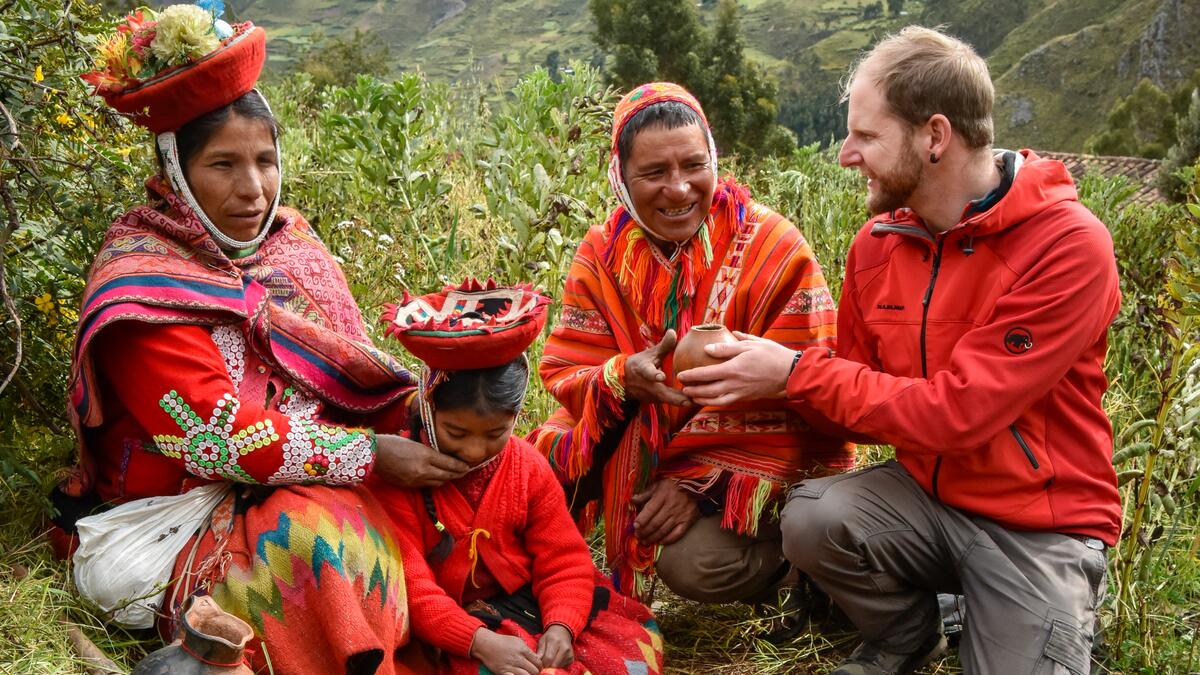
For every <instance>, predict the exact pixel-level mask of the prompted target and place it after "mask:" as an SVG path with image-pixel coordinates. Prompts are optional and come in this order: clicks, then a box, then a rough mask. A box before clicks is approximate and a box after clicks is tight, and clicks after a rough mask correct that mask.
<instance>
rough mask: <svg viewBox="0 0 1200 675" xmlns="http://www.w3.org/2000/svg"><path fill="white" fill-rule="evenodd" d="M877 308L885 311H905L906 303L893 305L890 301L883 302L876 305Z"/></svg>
mask: <svg viewBox="0 0 1200 675" xmlns="http://www.w3.org/2000/svg"><path fill="white" fill-rule="evenodd" d="M875 309H879V310H883V311H885V312H903V311H904V305H893V304H890V303H886V302H881V303H879V304H877V305H875Z"/></svg>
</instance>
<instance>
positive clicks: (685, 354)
mask: <svg viewBox="0 0 1200 675" xmlns="http://www.w3.org/2000/svg"><path fill="white" fill-rule="evenodd" d="M721 342H737V338H735V337H734V336H733V333H730V332H729V329H728V328H726V327H725V326H722V325H721V324H719V323H704V324H700V325H699V326H692V327H691V328H690V329H689V330H688V332H687V333H684V335H683V337H682V338H680V340H679V344H677V345H675V356H674V357H673V358H672V363H671V365H672V368H673V369H674V371H675V376H676V377H678V376H679V373H682V372H683V371H685V370H691V369H692V368H699V367H700V366H711V365H714V364H717V363H721V362H722V361H724V360H725V359H718V358H716V357H713V356H709V355H708V352H706V351H704V348H705V347H706V346H707V345H712V344H719V343H721Z"/></svg>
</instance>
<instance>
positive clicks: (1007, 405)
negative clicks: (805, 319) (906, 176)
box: [788, 150, 1121, 546]
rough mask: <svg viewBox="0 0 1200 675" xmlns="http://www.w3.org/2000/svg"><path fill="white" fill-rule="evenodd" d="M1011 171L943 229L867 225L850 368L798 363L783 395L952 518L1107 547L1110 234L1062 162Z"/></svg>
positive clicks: (1112, 534) (854, 298) (817, 354)
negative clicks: (882, 447)
mask: <svg viewBox="0 0 1200 675" xmlns="http://www.w3.org/2000/svg"><path fill="white" fill-rule="evenodd" d="M1022 160H1023V161H1022ZM1005 163H1006V164H1007V165H1008V167H1009V169H1010V171H1011V172H1012V179H1013V180H1012V185H1011V187H1010V188H1009V190H1008V192H1007V193H1006V194H1005V195H1004V196H1003V197H1002V198H1001V199H1000V200H999V201H998V202H997V203H995V204H994V205H992V206H991V207H990V208H988V209H987V210H985V211H983V212H982V213H976V214H974V215H969V216H968V217H966V218H965V219H964V220H963V221H962V222H960V223H959V224H958V225H956V226H955V227H953V228H951V229H950V230H948V231H947V232H944V233H941V234H937V235H933V234H930V232H929V230H928V229H927V228H926V227H925V226H924V224H923V223H922V222H921V221H920V220H919V219H918V218H917V217H916V215H915V214H913V213H912V212H911V211H907V210H901V211H897V212H894V213H890V214H885V215H881V216H878V217H876V218H873V219H872V220H870V221H868V222H867V224H866V225H865V226H864V227H863V228H862V230H861V231H860V232H859V233H858V236H857V237H856V238H855V241H854V243H853V244H852V245H851V247H850V253H849V255H848V258H847V261H846V280H845V284H844V288H843V290H842V297H841V303H840V306H839V311H838V356H839V357H840V358H831V357H830V356H829V354H828V352H827V351H826V350H812V351H810V352H806V353H805V354H804V356H803V357H802V358H801V359H800V361H799V363H798V364H797V366H796V368H795V370H794V371H793V372H792V375H791V378H790V380H789V382H788V398H789V399H791V400H793V401H794V403H795V404H796V405H797V407H798V408H799V409H800V410H801V411H808V412H809V413H811V412H813V411H815V412H817V413H819V414H820V415H821V416H823V417H825V418H828V419H829V420H831V421H833V422H835V423H836V424H839V425H841V426H843V427H846V428H847V429H849V430H850V431H853V432H855V433H859V434H864V435H867V436H870V437H872V438H874V439H877V440H879V441H881V442H884V443H890V444H892V445H893V446H895V447H896V456H897V459H898V460H899V461H900V462H901V464H903V465H904V467H905V468H906V469H907V470H908V471H909V472H910V473H911V474H912V475H913V477H914V478H916V480H917V482H918V483H920V484H921V486H922V487H923V488H924V489H925V490H926V491H927V492H928V493H929V494H930V495H932V496H933V497H935V498H936V499H939V500H941V501H942V502H944V503H945V504H947V505H949V506H953V507H955V508H958V509H962V510H964V511H966V512H969V513H972V514H977V515H980V516H984V517H987V518H991V519H994V520H996V521H998V522H1000V523H1002V524H1005V525H1007V526H1010V527H1012V528H1014V529H1025V530H1045V531H1054V532H1064V533H1073V534H1081V535H1088V536H1094V537H1098V538H1100V539H1102V540H1104V541H1105V542H1106V543H1107V544H1108V545H1110V546H1111V545H1113V544H1115V542H1116V539H1117V536H1118V534H1119V531H1120V519H1121V504H1120V497H1119V495H1118V493H1117V486H1116V474H1115V472H1114V470H1113V467H1112V426H1111V424H1110V423H1109V421H1108V418H1107V416H1106V415H1105V413H1104V409H1103V408H1102V406H1101V401H1100V399H1101V396H1102V395H1103V394H1104V391H1105V389H1106V388H1107V387H1108V382H1107V380H1106V378H1105V376H1104V369H1103V366H1104V355H1105V352H1106V350H1107V346H1108V343H1107V331H1108V326H1109V324H1110V323H1111V322H1112V320H1113V318H1114V317H1115V316H1116V313H1117V310H1118V308H1119V306H1120V292H1119V289H1118V285H1117V270H1116V261H1115V257H1114V255H1113V244H1112V238H1111V237H1110V235H1109V233H1108V230H1107V229H1106V228H1105V227H1104V225H1103V223H1101V222H1100V221H1099V220H1097V219H1096V217H1095V216H1093V215H1092V214H1091V213H1090V212H1089V211H1088V210H1087V209H1086V208H1084V207H1083V206H1082V205H1081V204H1080V203H1079V201H1078V196H1077V194H1076V191H1075V186H1074V184H1073V182H1072V181H1071V177H1070V175H1069V174H1068V173H1067V170H1066V168H1065V167H1064V166H1063V165H1062V163H1061V162H1058V161H1053V160H1045V159H1039V158H1038V157H1037V156H1036V155H1035V154H1033V153H1032V152H1030V151H1028V150H1025V151H1022V152H1021V154H1020V156H1018V155H1016V154H1015V153H1010V156H1009V157H1008V158H1007V161H1006V162H1005ZM968 213H969V211H968Z"/></svg>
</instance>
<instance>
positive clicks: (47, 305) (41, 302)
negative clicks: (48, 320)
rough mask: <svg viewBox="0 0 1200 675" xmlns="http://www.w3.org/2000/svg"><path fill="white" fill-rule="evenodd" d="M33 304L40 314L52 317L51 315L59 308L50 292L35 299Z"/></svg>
mask: <svg viewBox="0 0 1200 675" xmlns="http://www.w3.org/2000/svg"><path fill="white" fill-rule="evenodd" d="M33 304H34V306H35V307H37V308H38V311H39V312H41V313H42V314H45V315H46V316H50V313H51V312H53V311H54V310H55V308H56V307H57V303H55V302H54V296H53V295H50V292H49V291H46V292H45V293H42V294H41V295H39V296H38V297H37V298H36V299H34V301H33Z"/></svg>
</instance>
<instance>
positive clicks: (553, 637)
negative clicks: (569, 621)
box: [537, 623, 575, 668]
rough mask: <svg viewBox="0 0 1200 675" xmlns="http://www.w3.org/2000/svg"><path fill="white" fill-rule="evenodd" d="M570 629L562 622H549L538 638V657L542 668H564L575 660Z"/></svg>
mask: <svg viewBox="0 0 1200 675" xmlns="http://www.w3.org/2000/svg"><path fill="white" fill-rule="evenodd" d="M573 642H574V641H573V640H571V631H569V630H567V628H566V626H563V625H562V624H557V623H556V624H551V625H550V627H549V628H547V629H546V632H545V633H542V639H540V640H538V650H537V655H538V658H539V659H541V661H542V667H543V668H566V667H567V666H569V665H571V663H572V662H574V661H575V647H574V646H573Z"/></svg>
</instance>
